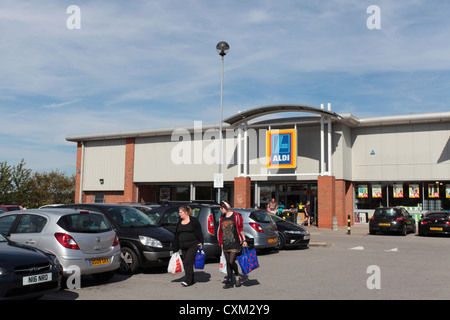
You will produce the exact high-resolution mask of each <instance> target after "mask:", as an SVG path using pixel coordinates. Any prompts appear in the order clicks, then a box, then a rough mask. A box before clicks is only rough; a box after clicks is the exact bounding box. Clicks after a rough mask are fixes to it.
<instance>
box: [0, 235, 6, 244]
mask: <svg viewBox="0 0 450 320" xmlns="http://www.w3.org/2000/svg"><path fill="white" fill-rule="evenodd" d="M6 241H7V240H6V238H5V237H4V236H2V235H1V234H0V242H6Z"/></svg>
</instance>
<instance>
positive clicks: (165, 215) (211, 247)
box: [147, 203, 222, 257]
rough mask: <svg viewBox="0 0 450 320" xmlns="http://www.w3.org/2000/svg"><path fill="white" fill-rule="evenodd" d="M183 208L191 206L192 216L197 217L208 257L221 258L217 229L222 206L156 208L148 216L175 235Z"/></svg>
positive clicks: (188, 204)
mask: <svg viewBox="0 0 450 320" xmlns="http://www.w3.org/2000/svg"><path fill="white" fill-rule="evenodd" d="M182 206H189V207H190V208H191V209H192V215H193V216H194V217H196V218H197V219H198V220H199V222H200V224H201V226H202V232H203V239H204V243H203V248H204V251H205V255H206V256H216V257H219V256H220V253H221V249H220V246H219V242H218V240H217V228H218V227H219V219H220V215H221V214H222V213H221V212H220V206H218V205H209V204H192V203H187V204H177V205H169V206H162V207H159V208H154V209H153V210H151V211H148V212H147V215H148V216H149V217H150V218H152V219H154V220H155V221H156V222H157V223H158V224H159V225H160V226H162V227H164V228H166V229H167V230H169V231H170V232H172V233H175V228H176V226H177V223H178V221H179V220H180V216H179V214H178V211H179V209H180V207H182Z"/></svg>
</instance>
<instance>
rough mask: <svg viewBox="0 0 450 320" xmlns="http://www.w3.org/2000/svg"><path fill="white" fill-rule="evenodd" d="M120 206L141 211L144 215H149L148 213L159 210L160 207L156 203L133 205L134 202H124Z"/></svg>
mask: <svg viewBox="0 0 450 320" xmlns="http://www.w3.org/2000/svg"><path fill="white" fill-rule="evenodd" d="M120 204H124V205H127V206H130V207H133V208H136V209H138V210H141V211H142V212H143V213H145V214H147V212H149V211H151V210H153V209H155V208H159V207H160V205H159V204H156V203H133V202H123V203H120Z"/></svg>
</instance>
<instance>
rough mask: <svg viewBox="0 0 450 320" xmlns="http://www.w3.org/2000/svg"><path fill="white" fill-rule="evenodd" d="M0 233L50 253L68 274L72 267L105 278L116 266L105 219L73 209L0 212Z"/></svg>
mask: <svg viewBox="0 0 450 320" xmlns="http://www.w3.org/2000/svg"><path fill="white" fill-rule="evenodd" d="M0 233H1V234H3V235H4V236H6V237H8V238H9V239H10V240H11V241H15V242H18V243H22V244H27V245H30V246H33V247H36V248H38V249H41V250H43V251H46V252H50V253H52V254H54V255H55V256H56V257H57V258H58V259H59V261H60V263H61V265H62V266H63V274H64V275H65V276H69V275H71V274H72V273H73V271H71V270H73V267H72V268H71V270H69V267H71V266H78V267H79V268H80V272H81V275H89V274H90V275H93V276H94V277H95V278H96V279H98V280H102V281H106V280H108V279H109V278H111V277H112V276H113V275H114V273H115V272H116V270H117V269H118V268H119V266H120V245H119V239H118V238H117V235H116V232H115V231H114V229H113V228H112V227H111V225H110V224H109V223H108V221H107V220H106V218H105V217H104V216H103V215H102V214H100V213H95V212H89V211H76V210H73V209H32V210H20V211H14V212H10V213H3V214H2V215H0Z"/></svg>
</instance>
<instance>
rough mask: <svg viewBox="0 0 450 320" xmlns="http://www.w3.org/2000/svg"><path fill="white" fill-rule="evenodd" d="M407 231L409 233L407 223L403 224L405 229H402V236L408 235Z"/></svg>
mask: <svg viewBox="0 0 450 320" xmlns="http://www.w3.org/2000/svg"><path fill="white" fill-rule="evenodd" d="M407 233H408V229H407V228H406V224H405V225H403V229H402V231H401V235H402V236H406V234H407Z"/></svg>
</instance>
